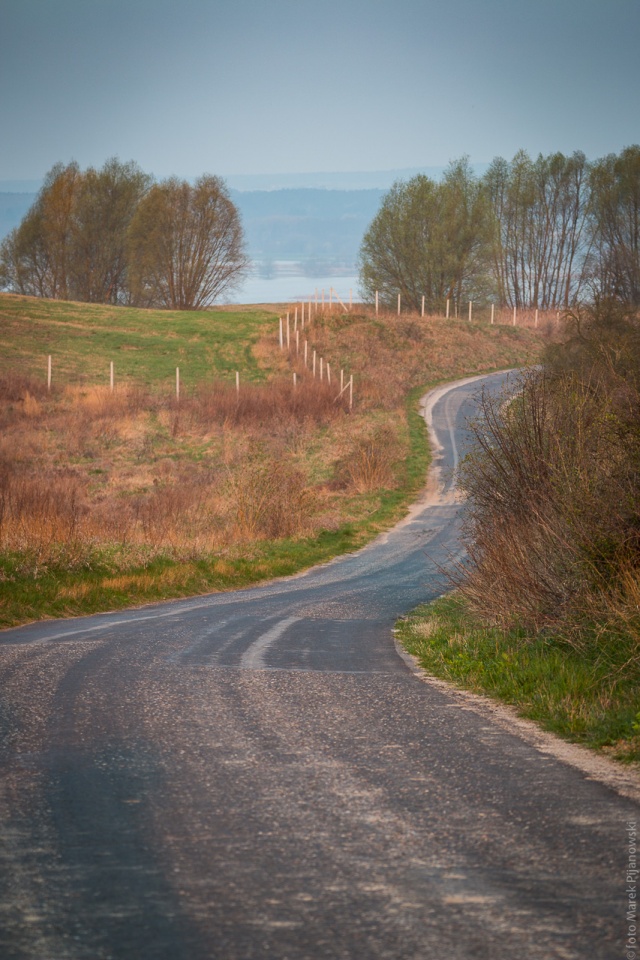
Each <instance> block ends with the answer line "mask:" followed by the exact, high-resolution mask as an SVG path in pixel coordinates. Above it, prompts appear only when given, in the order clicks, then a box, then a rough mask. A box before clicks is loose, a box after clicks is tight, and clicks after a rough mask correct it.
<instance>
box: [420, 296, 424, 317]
mask: <svg viewBox="0 0 640 960" xmlns="http://www.w3.org/2000/svg"><path fill="white" fill-rule="evenodd" d="M420 316H421V317H424V296H423V298H422V311H421V313H420Z"/></svg>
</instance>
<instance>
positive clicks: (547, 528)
mask: <svg viewBox="0 0 640 960" xmlns="http://www.w3.org/2000/svg"><path fill="white" fill-rule="evenodd" d="M564 340H565V343H563V344H562V345H559V346H556V347H554V348H553V349H552V350H550V351H548V352H547V355H546V357H545V358H544V363H543V366H542V368H541V369H540V370H539V371H535V372H531V373H529V374H528V375H527V376H526V377H524V379H523V380H522V382H521V392H520V394H519V396H518V398H517V399H516V400H515V401H514V402H513V403H512V404H510V405H506V404H504V403H501V402H500V401H495V400H492V399H491V398H488V397H487V398H485V400H484V403H483V410H482V414H483V415H482V417H481V419H480V420H479V421H478V423H477V424H476V426H475V434H476V438H477V440H478V452H477V453H476V454H474V455H473V456H472V457H470V458H468V460H467V463H466V465H465V467H464V471H463V486H464V487H465V488H466V490H467V492H468V494H469V496H470V505H469V512H468V521H467V527H468V531H467V532H468V540H469V550H470V557H471V564H470V566H469V568H468V570H467V571H466V574H465V576H464V578H463V583H462V589H463V591H464V593H465V595H466V596H467V597H468V598H469V599H470V601H471V603H472V606H473V608H474V610H476V611H477V612H478V613H480V614H481V615H482V616H483V618H485V619H488V620H489V622H492V623H494V624H500V625H501V626H503V627H513V626H522V627H524V628H525V629H526V630H528V631H529V632H530V633H531V634H532V635H535V634H539V633H540V632H541V631H547V632H553V633H554V634H559V635H560V636H562V637H563V638H564V639H565V640H566V641H568V642H569V643H571V644H573V645H574V646H576V647H578V648H581V647H583V646H584V645H585V644H586V643H589V642H594V641H595V642H596V643H597V644H598V645H599V646H600V647H604V646H606V645H607V644H614V645H616V646H618V647H619V646H620V643H621V642H623V641H624V643H625V645H629V650H630V651H633V653H632V656H633V657H634V658H635V659H636V661H637V662H638V663H640V607H639V600H640V497H639V493H640V489H639V487H640V481H639V477H640V432H639V427H638V425H639V423H640V364H639V361H638V357H639V356H640V353H639V350H638V347H639V345H640V326H639V323H638V318H637V316H636V315H635V313H634V312H633V311H630V310H625V308H623V307H621V306H620V305H619V304H615V303H611V302H609V303H607V302H604V303H602V304H597V305H596V306H595V307H594V308H593V309H590V310H582V311H580V312H578V313H576V314H574V315H572V316H570V317H569V318H568V322H567V327H566V330H565V335H564Z"/></svg>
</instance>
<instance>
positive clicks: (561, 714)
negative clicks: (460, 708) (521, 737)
mask: <svg viewBox="0 0 640 960" xmlns="http://www.w3.org/2000/svg"><path fill="white" fill-rule="evenodd" d="M396 635H397V638H398V640H399V641H400V643H402V645H403V646H404V648H405V649H406V650H407V651H408V652H409V653H410V654H411V655H412V656H414V657H416V659H417V661H418V663H419V664H420V666H421V667H423V668H424V670H426V671H427V673H429V674H431V675H432V676H435V677H439V678H440V679H442V680H447V681H449V682H451V683H453V684H454V685H455V686H458V687H462V688H464V689H466V690H471V691H473V692H474V693H480V694H486V695H488V696H490V697H493V698H494V699H496V700H501V701H503V702H504V703H508V704H510V705H512V706H513V707H515V708H516V710H517V712H518V713H519V714H520V715H521V716H523V717H526V718H527V719H530V720H534V721H536V722H537V723H538V724H539V725H540V726H541V727H542V728H543V729H545V730H548V731H551V732H552V733H555V734H558V735H559V736H561V737H564V738H565V739H567V740H570V741H572V742H574V743H579V744H581V745H582V746H586V747H590V748H592V749H596V750H599V751H601V752H602V753H604V754H606V755H607V756H609V757H610V758H612V759H615V760H620V761H623V762H625V763H638V762H640V703H639V702H638V681H639V677H638V672H639V671H638V665H637V664H636V665H635V666H633V665H630V664H629V663H628V660H629V650H628V649H627V648H626V645H625V643H624V638H620V639H621V642H620V643H619V644H616V645H612V646H611V648H610V649H608V650H607V654H606V656H605V655H603V650H602V647H601V646H600V647H598V646H597V645H596V644H593V645H589V643H588V642H585V645H584V648H583V649H581V650H580V651H578V650H576V649H574V648H573V647H571V646H569V645H568V644H567V643H564V642H563V641H562V639H561V638H559V637H552V636H543V637H542V636H538V637H531V636H527V635H525V634H524V633H523V632H521V631H516V630H512V631H509V632H504V631H502V630H499V629H494V628H490V627H485V626H482V625H480V624H479V623H477V622H476V621H474V619H473V617H472V616H471V614H470V613H469V611H468V609H467V608H466V606H465V603H464V600H463V599H462V598H461V597H460V596H458V595H456V594H449V595H448V596H445V597H441V598H440V599H439V600H436V601H434V602H433V603H430V604H426V605H424V606H421V607H418V608H417V609H416V610H414V611H413V612H412V613H411V614H410V615H409V616H408V617H406V618H404V619H402V620H400V621H399V622H398V623H397V625H396Z"/></svg>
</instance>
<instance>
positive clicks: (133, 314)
mask: <svg viewBox="0 0 640 960" xmlns="http://www.w3.org/2000/svg"><path fill="white" fill-rule="evenodd" d="M275 324H276V315H275V314H274V313H271V312H269V311H267V310H259V309H253V310H244V309H242V308H238V309H233V308H230V309H228V310H208V311H189V310H184V311H170V310H139V309H134V308H132V307H110V306H104V305H102V304H90V303H69V302H65V301H56V300H37V299H34V298H31V297H29V298H25V297H17V296H11V295H9V294H0V374H1V373H3V372H4V371H9V370H11V371H14V372H15V371H16V370H17V369H19V370H20V371H21V372H23V373H25V374H29V375H31V376H36V377H39V378H41V379H43V380H44V379H46V375H47V356H48V355H49V354H50V355H51V357H52V367H53V383H54V384H60V383H62V384H65V385H66V384H68V383H85V382H87V383H91V384H99V383H105V384H107V383H108V382H109V363H110V361H113V362H114V365H115V376H116V380H117V381H118V382H122V381H135V382H137V383H146V384H149V385H157V384H159V383H162V382H164V381H171V382H173V380H174V379H175V371H176V367H180V377H181V381H182V383H183V384H184V386H185V389H188V387H189V386H192V385H193V384H196V383H199V382H200V381H202V380H206V379H208V378H211V377H212V376H215V375H221V376H228V377H231V376H232V375H233V373H234V371H235V370H239V371H241V373H242V375H243V376H246V377H248V378H249V379H251V380H261V379H264V377H265V375H266V371H265V370H264V369H262V368H261V366H260V365H259V364H258V361H257V359H256V357H255V355H254V353H253V350H252V347H253V345H254V344H255V343H256V341H257V340H258V338H259V337H260V335H261V333H263V332H264V330H265V329H267V328H268V327H269V326H271V327H272V328H273V330H274V332H275V330H276V325H275ZM274 335H275V333H274Z"/></svg>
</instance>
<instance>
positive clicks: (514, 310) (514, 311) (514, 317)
mask: <svg viewBox="0 0 640 960" xmlns="http://www.w3.org/2000/svg"><path fill="white" fill-rule="evenodd" d="M513 325H514V327H515V325H516V308H515V307H514V308H513Z"/></svg>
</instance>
